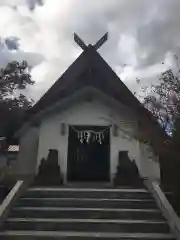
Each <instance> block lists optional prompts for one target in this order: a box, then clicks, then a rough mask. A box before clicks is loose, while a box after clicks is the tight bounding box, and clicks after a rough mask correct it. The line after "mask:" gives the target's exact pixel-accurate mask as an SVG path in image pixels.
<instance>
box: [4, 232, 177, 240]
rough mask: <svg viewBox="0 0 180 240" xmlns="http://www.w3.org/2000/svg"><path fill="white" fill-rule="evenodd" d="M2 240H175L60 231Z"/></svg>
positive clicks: (16, 234) (155, 235)
mask: <svg viewBox="0 0 180 240" xmlns="http://www.w3.org/2000/svg"><path fill="white" fill-rule="evenodd" d="M0 239H1V240H24V239H26V240H35V239H36V240H38V239H43V240H53V239H61V240H79V239H82V240H95V239H97V240H98V239H101V240H175V239H174V238H173V236H172V235H171V234H162V233H145V234H144V233H104V232H96V233H95V232H69V231H68V232H59V231H37V230H36V231H4V232H0Z"/></svg>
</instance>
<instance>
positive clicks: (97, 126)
mask: <svg viewBox="0 0 180 240" xmlns="http://www.w3.org/2000/svg"><path fill="white" fill-rule="evenodd" d="M71 127H74V128H76V129H82V130H83V129H90V130H92V129H93V128H96V129H97V128H101V129H105V128H109V129H108V145H107V147H108V149H107V152H108V158H107V161H108V163H107V164H108V174H107V175H108V176H107V179H104V180H102V181H103V182H110V181H111V174H110V172H111V161H110V160H111V153H110V150H111V146H110V144H111V130H110V126H108V125H72V124H71V125H69V131H68V149H67V151H68V152H67V181H68V182H76V180H72V179H71V177H72V172H71V161H72V160H71V159H70V158H71V155H70V154H71V149H70V147H71V146H70V144H71V142H70V131H71V130H70V128H71ZM77 181H78V180H77ZM82 181H83V180H82ZM92 181H96V180H92ZM97 181H98V180H97Z"/></svg>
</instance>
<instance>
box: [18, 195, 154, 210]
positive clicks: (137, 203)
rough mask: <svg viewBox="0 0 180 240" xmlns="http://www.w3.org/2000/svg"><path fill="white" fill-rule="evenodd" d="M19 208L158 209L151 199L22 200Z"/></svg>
mask: <svg viewBox="0 0 180 240" xmlns="http://www.w3.org/2000/svg"><path fill="white" fill-rule="evenodd" d="M16 205H17V206H32V207H41V206H43V207H51V206H53V207H74V208H75V207H86V208H132V209H133V208H138V209H141V208H142V209H146V208H148V209H156V208H157V205H156V202H155V201H153V200H151V199H148V200H147V199H117V198H116V199H107V198H105V199H102V198H101V199H100V198H93V199H92V198H21V199H20V200H19V201H18V202H17V204H16Z"/></svg>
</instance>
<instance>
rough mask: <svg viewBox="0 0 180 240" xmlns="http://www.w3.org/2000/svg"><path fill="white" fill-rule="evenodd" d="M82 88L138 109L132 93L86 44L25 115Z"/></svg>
mask: <svg viewBox="0 0 180 240" xmlns="http://www.w3.org/2000/svg"><path fill="white" fill-rule="evenodd" d="M85 86H92V87H95V88H97V89H99V90H101V91H103V92H105V93H106V94H109V95H111V96H112V97H113V98H115V99H116V100H117V101H119V102H121V103H122V104H124V105H126V106H128V107H132V108H138V107H139V106H140V102H139V101H138V100H137V98H136V97H135V96H134V95H133V94H132V92H131V91H130V90H129V89H128V88H127V87H126V85H125V84H124V83H123V82H122V81H121V80H120V79H119V77H118V76H117V75H116V73H115V72H114V71H113V70H112V69H111V67H110V66H109V65H108V64H107V63H106V61H105V60H104V59H103V58H102V57H101V56H100V55H99V53H98V52H97V51H96V50H95V49H94V47H93V46H91V45H89V46H88V47H87V48H86V49H85V50H84V51H83V52H82V54H81V55H80V56H79V57H78V58H77V59H76V60H75V61H74V63H73V64H72V65H71V66H70V67H69V68H68V69H67V70H66V71H65V73H64V74H63V75H62V76H61V77H60V78H59V79H58V80H57V81H56V82H55V84H54V85H53V86H52V87H51V88H50V89H49V90H48V91H47V92H46V93H45V94H44V96H43V97H42V98H41V99H40V100H39V101H38V102H37V103H36V104H35V105H34V107H33V108H32V109H31V110H30V111H29V113H30V114H33V115H34V114H36V113H38V112H40V111H41V110H44V109H45V108H47V107H49V106H51V105H52V104H54V103H56V102H57V101H60V100H61V99H63V98H66V97H68V95H71V94H72V93H73V92H74V91H76V90H79V89H81V88H83V87H85Z"/></svg>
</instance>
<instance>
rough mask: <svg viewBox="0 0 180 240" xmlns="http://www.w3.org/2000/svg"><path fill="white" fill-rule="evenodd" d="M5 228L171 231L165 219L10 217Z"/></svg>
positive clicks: (84, 230) (135, 231)
mask: <svg viewBox="0 0 180 240" xmlns="http://www.w3.org/2000/svg"><path fill="white" fill-rule="evenodd" d="M2 229H3V230H22V229H23V230H27V231H36V230H39V231H80V232H86V231H88V232H107V233H110V232H111V233H113V232H127V233H139V232H141V233H169V231H170V230H169V226H168V224H167V223H166V222H164V221H147V220H146V221H145V220H109V219H54V218H53V219H50V218H49V219H45V218H41V219H40V218H34V219H32V218H31V219H28V218H9V219H7V220H6V222H5V224H4V225H3V227H2Z"/></svg>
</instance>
